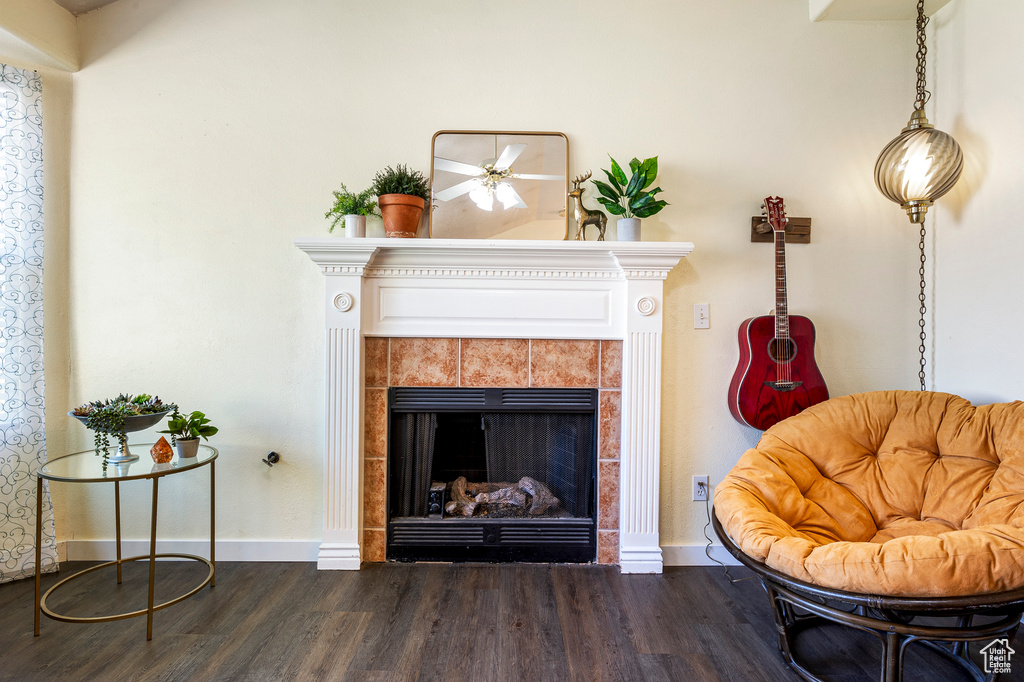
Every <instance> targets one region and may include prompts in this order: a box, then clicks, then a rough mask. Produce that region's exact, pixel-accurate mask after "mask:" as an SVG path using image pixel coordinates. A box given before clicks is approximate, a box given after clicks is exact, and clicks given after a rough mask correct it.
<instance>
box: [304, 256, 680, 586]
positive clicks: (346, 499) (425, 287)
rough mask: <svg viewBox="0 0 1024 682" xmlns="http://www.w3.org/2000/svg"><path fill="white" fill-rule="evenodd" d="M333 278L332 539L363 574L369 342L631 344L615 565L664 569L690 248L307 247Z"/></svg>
mask: <svg viewBox="0 0 1024 682" xmlns="http://www.w3.org/2000/svg"><path fill="white" fill-rule="evenodd" d="M295 245H296V246H297V247H298V248H300V249H302V250H303V251H304V252H306V254H307V255H309V257H310V258H311V259H312V260H313V262H314V263H316V264H317V265H318V266H319V267H320V268H321V270H322V271H323V273H324V275H325V276H326V277H325V279H326V291H325V294H326V295H325V298H324V300H325V302H326V327H327V339H326V368H325V369H326V382H325V383H326V387H327V396H326V400H327V410H326V415H327V417H326V421H327V424H326V442H325V451H324V538H323V544H321V546H320V555H319V559H318V566H319V567H320V568H325V569H357V568H359V564H360V541H361V537H362V535H361V530H362V528H361V526H362V523H361V518H360V513H361V510H362V508H363V505H362V489H361V488H362V478H361V475H360V474H361V470H360V467H361V461H362V445H363V443H362V438H363V428H362V423H363V421H362V420H363V384H364V381H363V377H364V367H363V362H364V358H363V347H364V344H363V339H364V338H365V337H367V336H382V337H403V336H404V337H454V338H529V339H621V340H622V341H623V355H622V428H621V434H622V441H621V450H620V467H621V471H620V505H619V509H620V518H619V529H620V530H619V533H620V534H619V542H620V551H619V564H620V566H621V569H622V571H623V572H624V573H660V572H661V569H662V556H661V548H660V546H659V544H658V487H659V470H660V467H659V461H660V422H661V334H662V325H663V315H662V306H663V288H664V280H665V278H666V277H667V276H668V273H669V271H670V270H672V268H674V267H675V266H676V265H677V264H678V263H679V261H680V259H682V258H683V257H685V256H686V255H687V254H689V253H690V251H692V250H693V244H691V243H689V242H575V241H504V240H476V239H453V240H442V239H345V238H326V239H299V240H296V241H295Z"/></svg>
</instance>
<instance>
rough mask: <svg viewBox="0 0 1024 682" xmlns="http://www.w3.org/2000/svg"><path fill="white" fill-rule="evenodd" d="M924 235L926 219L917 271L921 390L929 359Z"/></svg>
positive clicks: (923, 386)
mask: <svg viewBox="0 0 1024 682" xmlns="http://www.w3.org/2000/svg"><path fill="white" fill-rule="evenodd" d="M924 235H925V229H924V221H923V220H922V221H921V242H920V244H919V247H920V249H921V268H920V269H919V270H918V271H917V272H918V274H919V275H921V292H920V293H919V294H918V295H917V300H918V301H919V302H920V304H921V308H920V312H921V319H920V320H919V321H918V323H917V324H918V326H919V327H920V328H921V345H920V346H918V347H917V350H918V351H919V352H920V353H921V369H920V370H919V371H918V373H917V377H918V378H919V379H920V380H921V390H922V391H924V390H926V388H925V372H924V368H925V364H926V362H927V361H926V359H925V350H926V349H925V345H924V342H925V339H927V334H925V331H924V328H925V313H926V312H928V308H926V307H925V294H924V285H925V280H924V263H925V255H924Z"/></svg>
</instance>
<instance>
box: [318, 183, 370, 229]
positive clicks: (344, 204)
mask: <svg viewBox="0 0 1024 682" xmlns="http://www.w3.org/2000/svg"><path fill="white" fill-rule="evenodd" d="M369 215H379V213H378V211H377V198H376V197H375V196H374V194H373V188H372V187H371V188H369V189H364V190H363V191H362V192H358V193H356V192H350V191H349V189H348V187H346V186H345V183H341V190H340V191H335V192H334V206H332V207H331V209H330V210H329V211H327V213H325V214H324V217H325V218H331V219H332V220H331V226H330V227H329V228H328V229H327V231H328V232H334V228H335V227H337V225H338V223H339V222H341V221H342V220H344V221H345V236H346V237H365V236H366V216H369Z"/></svg>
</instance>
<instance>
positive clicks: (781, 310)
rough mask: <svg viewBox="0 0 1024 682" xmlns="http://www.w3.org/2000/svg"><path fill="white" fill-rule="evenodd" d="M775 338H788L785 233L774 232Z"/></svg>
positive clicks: (783, 231)
mask: <svg viewBox="0 0 1024 682" xmlns="http://www.w3.org/2000/svg"><path fill="white" fill-rule="evenodd" d="M775 338H778V339H785V338H789V307H788V302H787V300H786V231H785V229H782V230H775Z"/></svg>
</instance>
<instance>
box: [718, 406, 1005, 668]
mask: <svg viewBox="0 0 1024 682" xmlns="http://www.w3.org/2000/svg"><path fill="white" fill-rule="evenodd" d="M713 524H714V528H715V532H716V533H717V534H718V537H719V538H720V539H721V540H722V543H723V544H724V545H725V547H726V548H727V549H728V550H729V551H730V552H731V553H732V555H733V556H735V557H736V558H737V559H738V560H739V561H740V562H741V563H742V564H744V565H745V566H747V567H748V568H750V569H752V570H753V571H754V572H755V573H756V574H757V576H758V577H759V578H760V579H761V582H762V583H763V585H764V587H765V589H766V591H767V592H768V596H769V600H770V602H771V606H772V610H773V612H774V616H775V621H776V627H777V629H778V635H779V650H780V651H781V653H782V656H783V658H785V659H786V662H787V663H788V664H789V665H790V667H792V668H793V669H794V670H795V671H796V672H797V673H798V674H799V675H801V676H802V677H803V678H804V679H807V680H818V679H819V678H818V677H816V676H815V675H814V674H813V673H812V672H811V671H810V670H808V669H807V667H806V666H805V665H804V664H803V663H801V661H800V660H798V659H797V658H796V657H795V656H794V641H795V638H796V637H797V635H798V634H799V633H800V632H801V631H804V630H806V629H807V628H809V627H812V626H814V625H820V624H822V623H823V622H826V621H831V622H833V623H840V624H843V625H846V626H850V627H853V628H857V629H860V630H864V631H868V632H871V633H872V634H874V635H876V636H878V637H879V639H881V641H882V646H883V655H882V662H881V680H883V682H889V681H894V680H900V679H901V678H902V674H903V660H904V653H905V651H906V647H907V646H908V645H909V644H911V643H913V642H920V643H921V644H922V645H924V646H926V647H928V648H929V649H932V650H934V651H937V652H938V653H940V654H941V655H943V656H946V657H947V658H949V659H950V660H953V661H955V662H956V663H957V664H958V665H959V666H960V667H961V668H962V669H963V670H964V671H965V672H967V673H968V674H969V675H970V676H971V677H973V678H974V679H977V680H994V679H997V677H998V672H999V671H998V669H994V670H993V671H991V672H989V673H986V671H985V670H983V669H982V667H979V666H978V665H977V664H976V663H975V662H974V661H973V660H972V659H971V657H970V655H969V650H968V645H969V643H970V642H979V643H989V642H996V643H998V642H999V640H1002V646H1004V647H1008V646H1009V642H1012V640H1013V637H1014V635H1015V633H1016V631H1017V627H1018V625H1019V624H1020V620H1021V613H1022V612H1024V403H1022V402H1014V403H1002V404H996V405H985V406H982V407H974V406H973V405H971V403H970V402H968V401H967V400H964V399H963V398H959V397H957V396H954V395H949V394H946V393H930V392H923V391H922V392H917V391H913V392H912V391H880V392H873V393H861V394H858V395H849V396H843V397H839V398H833V399H831V400H828V401H826V402H823V403H820V404H818V405H815V406H813V407H810V408H808V409H806V410H805V411H803V412H801V413H800V414H798V415H796V416H794V417H791V418H789V419H786V420H784V421H782V422H779V423H778V424H776V425H775V426H773V427H772V428H770V429H768V430H767V431H766V432H765V433H764V435H763V436H762V437H761V440H760V441H759V442H758V444H757V446H756V447H755V448H753V449H751V450H748V451H747V452H746V453H745V454H744V455H743V456H742V457H741V458H740V460H739V462H738V463H737V464H736V466H735V467H734V468H733V469H732V471H731V472H730V473H729V474H728V476H726V477H725V479H724V480H723V481H722V482H721V484H719V485H718V487H717V488H716V490H715V496H714V519H713ZM925 616H928V617H941V618H938V619H936V618H928V619H926V620H927V622H926V623H922V622H921V619H922V617H925ZM1020 665H1021V666H1024V652H1022V656H1021V662H1020Z"/></svg>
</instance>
